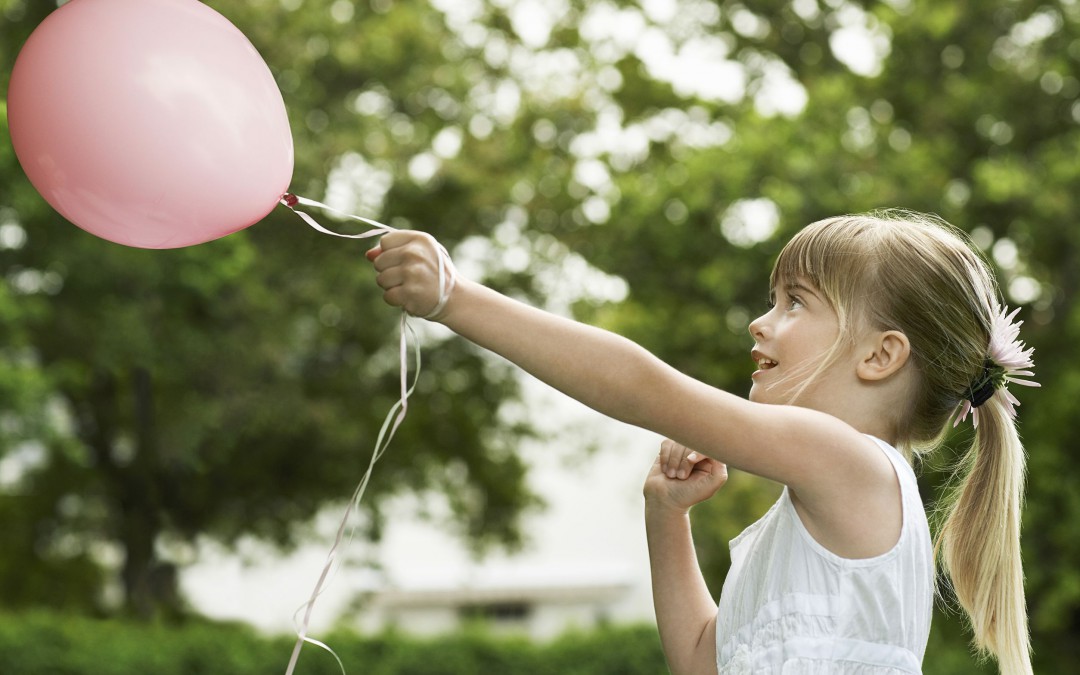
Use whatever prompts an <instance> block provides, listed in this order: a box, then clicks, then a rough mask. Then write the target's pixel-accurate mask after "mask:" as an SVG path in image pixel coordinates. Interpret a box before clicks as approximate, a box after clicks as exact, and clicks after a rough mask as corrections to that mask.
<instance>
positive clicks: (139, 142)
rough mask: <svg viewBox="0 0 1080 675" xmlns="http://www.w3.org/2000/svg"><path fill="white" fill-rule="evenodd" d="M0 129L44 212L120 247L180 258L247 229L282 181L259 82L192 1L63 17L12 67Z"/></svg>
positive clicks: (96, 4) (277, 138)
mask: <svg viewBox="0 0 1080 675" xmlns="http://www.w3.org/2000/svg"><path fill="white" fill-rule="evenodd" d="M8 126H9V127H10V130H11V139H12V143H13V145H14V147H15V153H16V155H17V156H18V158H19V162H20V163H21V164H22V167H23V170H24V171H26V174H27V176H28V177H29V178H30V181H31V182H32V183H33V184H34V187H36V188H37V190H38V192H40V193H41V195H42V196H43V197H44V198H45V199H46V201H48V202H49V203H50V204H51V205H52V206H53V207H54V208H55V209H56V210H57V211H59V212H60V213H61V214H62V215H63V216H64V217H65V218H67V219H68V220H70V221H72V222H73V223H75V224H76V225H78V226H79V227H81V228H83V229H84V230H86V231H87V232H90V233H92V234H95V235H97V236H99V237H102V238H104V239H108V240H110V241H114V242H117V243H120V244H126V245H128V246H137V247H140V248H177V247H180V246H190V245H193V244H199V243H202V242H205V241H210V240H212V239H217V238H218V237H223V236H225V235H227V234H230V233H232V232H235V231H237V230H240V229H243V228H245V227H248V226H249V225H252V224H254V223H256V222H258V221H259V220H261V219H262V218H263V217H265V216H266V215H267V214H268V213H269V212H270V211H271V210H272V209H273V208H274V206H275V205H276V204H277V202H278V200H279V199H280V197H281V196H282V194H283V193H284V192H285V190H286V188H288V186H289V182H290V180H291V177H292V170H293V145H292V135H291V132H290V129H289V120H288V116H287V114H286V112H285V103H284V101H282V98H281V92H280V91H279V90H278V87H277V83H275V82H274V78H273V76H272V75H271V74H270V69H269V68H267V66H266V63H264V62H263V60H262V58H261V57H260V56H259V53H258V52H257V51H255V48H254V47H253V46H252V45H251V43H250V42H248V40H247V38H246V37H244V35H243V34H242V33H241V32H240V31H239V30H237V28H236V27H235V26H233V25H232V24H231V23H229V21H228V20H227V19H225V18H224V17H223V16H221V15H220V14H218V13H217V12H215V11H214V10H212V9H210V8H209V7H207V6H206V5H204V4H202V3H201V2H198V1H197V0H72V1H71V2H69V3H67V4H66V5H63V6H62V7H60V8H59V9H57V10H56V11H55V12H53V13H52V14H50V15H49V16H48V18H46V19H45V21H43V22H42V23H41V25H40V26H38V27H37V29H36V30H35V31H34V32H33V34H31V36H30V38H29V39H28V40H27V42H26V44H25V45H24V46H23V48H22V51H20V53H19V56H18V58H17V59H16V61H15V68H14V70H13V71H12V74H11V83H10V87H9V89H8Z"/></svg>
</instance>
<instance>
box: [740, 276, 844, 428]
mask: <svg viewBox="0 0 1080 675" xmlns="http://www.w3.org/2000/svg"><path fill="white" fill-rule="evenodd" d="M769 301H770V309H769V311H768V312H766V313H765V314H763V315H761V316H759V317H758V318H757V319H754V321H752V322H751V323H750V335H752V336H753V338H754V349H753V351H752V352H751V356H752V358H753V359H754V361H755V362H756V363H757V366H758V367H757V370H756V371H755V372H754V374H753V376H752V377H753V380H754V383H753V386H752V387H751V388H750V400H751V401H755V402H758V403H778V404H795V405H801V406H804V407H808V408H816V409H824V405H825V403H826V402H825V401H822V400H820V398H821V396H822V395H823V394H824V390H825V389H826V388H827V387H828V386H829V380H830V372H832V371H834V370H836V369H833V368H830V369H829V370H828V371H826V372H824V373H822V374H821V375H820V376H819V377H818V378H817V379H816V380H815V381H814V383H813V384H812V385H811V386H809V387H808V388H807V389H806V390H804V391H803V392H802V393H800V394H799V397H798V399H797V400H794V401H793V400H792V398H791V397H792V395H793V394H794V393H795V392H797V391H798V390H799V388H800V387H801V386H802V385H803V384H804V383H805V382H806V381H807V379H808V378H809V377H810V376H811V374H812V373H813V372H814V371H815V370H816V368H817V366H818V365H819V364H820V363H821V361H822V360H823V359H824V358H825V356H826V354H827V353H828V352H829V350H830V349H831V348H832V346H833V345H834V344H835V343H836V340H837V338H838V337H839V330H840V329H839V325H840V324H839V319H838V318H837V316H836V312H835V311H834V310H833V309H832V307H831V306H830V305H829V304H828V303H827V302H826V301H825V298H824V296H822V294H821V292H820V291H818V290H817V289H815V288H813V287H812V285H811V284H810V283H809V282H805V281H801V280H800V281H797V282H796V283H791V284H789V283H786V282H781V283H780V284H779V285H778V286H777V287H776V288H774V289H773V290H772V292H771V293H770V297H769Z"/></svg>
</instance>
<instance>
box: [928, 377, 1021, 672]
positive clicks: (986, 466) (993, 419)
mask: <svg viewBox="0 0 1080 675" xmlns="http://www.w3.org/2000/svg"><path fill="white" fill-rule="evenodd" d="M980 412H981V415H980V420H979V422H980V423H979V425H978V427H976V430H975V439H974V441H973V443H972V444H971V447H970V448H969V449H968V452H967V454H966V455H965V456H964V458H963V460H962V462H961V466H960V469H959V472H960V476H961V479H960V484H959V485H957V486H956V487H955V488H954V492H953V494H952V495H951V498H950V500H949V501H948V502H947V503H948V506H947V507H946V511H945V513H946V515H945V520H944V523H943V524H942V526H941V528H940V530H939V532H938V539H937V542H935V547H934V548H935V554H940V560H941V562H942V564H943V566H944V569H945V571H946V572H947V573H948V575H949V577H950V579H951V581H952V588H953V590H954V592H955V594H956V599H957V600H958V601H959V603H960V606H961V607H963V608H964V611H965V612H966V614H967V616H968V619H969V620H970V622H971V628H972V632H973V633H974V639H973V643H974V646H975V648H976V650H977V651H978V652H979V653H980V654H981V655H983V656H987V655H991V654H992V655H993V656H995V657H997V661H998V665H999V667H1000V670H1001V672H1002V673H1003V674H1005V675H1029V674H1030V673H1031V672H1032V670H1031V646H1030V644H1031V643H1030V638H1029V635H1028V625H1027V608H1026V605H1025V602H1024V574H1023V568H1022V563H1021V559H1020V510H1021V507H1022V502H1023V494H1024V463H1025V461H1024V447H1023V445H1022V444H1021V442H1020V437H1019V435H1018V434H1017V431H1016V426H1015V424H1014V421H1013V418H1012V415H1011V409H1010V407H1009V404H1008V402H1007V401H1005V400H1003V399H1002V398H1001V397H999V396H993V397H992V398H990V399H989V400H988V401H986V403H985V404H984V405H982V406H980Z"/></svg>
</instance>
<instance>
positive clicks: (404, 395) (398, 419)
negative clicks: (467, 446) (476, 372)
mask: <svg viewBox="0 0 1080 675" xmlns="http://www.w3.org/2000/svg"><path fill="white" fill-rule="evenodd" d="M281 204H283V205H285V206H287V207H289V208H290V209H291V210H292V211H293V212H294V213H295V214H296V215H298V216H300V218H301V219H303V220H304V222H306V223H307V224H308V225H310V226H311V227H312V228H313V229H315V230H317V231H319V232H322V233H323V234H329V235H332V236H335V237H343V238H346V239H368V238H371V237H378V236H382V235H384V234H386V233H388V232H393V231H395V228H393V227H390V226H389V225H384V224H383V223H380V222H378V221H375V220H370V219H368V218H362V217H360V216H354V215H351V214H348V213H342V212H341V211H337V210H336V209H333V208H331V207H329V206H327V205H325V204H322V203H320V202H317V201H314V200H312V199H307V198H305V197H298V196H296V195H293V194H285V195H283V196H282V197H281ZM297 205H303V206H310V207H316V208H319V209H322V210H324V211H327V212H329V213H333V214H336V215H338V216H341V217H344V218H348V219H351V220H356V221H359V222H362V223H365V224H367V225H370V226H371V227H372V229H370V230H367V231H365V232H360V233H358V234H342V233H340V232H334V231H333V230H328V229H326V228H325V227H323V226H322V225H320V224H319V223H318V222H316V221H315V219H314V218H312V217H311V216H310V215H309V214H307V213H304V212H303V211H297V210H296V207H297ZM430 241H431V242H432V244H433V245H434V246H435V247H436V249H437V253H438V256H437V257H438V261H439V272H438V274H439V300H438V302H437V303H436V305H435V307H434V309H432V310H431V312H429V313H428V314H426V315H425V316H424V317H423V318H425V319H432V318H435V317H436V316H438V315H439V313H441V312H442V310H443V309H444V308H445V307H446V303H447V301H448V300H449V299H450V293H451V292H452V291H453V290H454V285H455V283H456V278H457V277H456V273H455V271H454V266H453V264H452V263H451V261H450V254H449V253H447V251H446V249H445V248H443V246H442V245H440V244H439V243H438V242H436V241H435V240H434V239H433V238H432V239H430ZM408 316H409V315H408V312H406V311H405V310H402V311H401V321H400V324H399V326H400V329H399V333H400V343H399V345H400V348H399V353H400V359H401V369H400V371H401V378H400V382H401V398H400V399H399V400H398V401H397V402H396V403H395V404H394V405H393V407H391V408H390V411H389V412H388V413H387V415H386V418H385V419H384V420H383V424H382V427H381V428H380V429H379V435H378V437H377V439H376V441H375V449H374V450H373V451H372V453H371V460H370V461H369V462H368V467H367V470H366V471H365V472H364V476H363V478H361V479H360V484H359V485H357V486H356V490H355V491H354V492H353V494H352V497H351V498H350V499H349V505H348V507H347V508H346V510H345V514H344V516H343V517H342V519H341V524H340V525H338V529H337V534H336V535H335V537H334V543H333V545H332V546H331V547H330V552H329V553H328V554H327V556H326V563H325V564H324V565H323V569H322V572H321V573H320V574H319V579H318V581H317V582H316V583H315V588H314V590H313V591H312V592H311V597H310V598H308V600H307V602H305V603H304V604H303V605H301V606H300V607H299V608H298V609H297V610H296V613H297V614H299V613H300V612H301V611H303V613H304V616H303V619H302V620H301V621H300V622H299V625H298V626H297V629H296V645H295V646H294V647H293V651H292V656H291V657H290V658H289V666H288V668H287V669H286V670H285V675H293V671H294V670H295V668H296V662H297V660H298V659H299V658H300V650H301V648H302V647H303V646H304V643H305V642H307V643H310V644H313V645H315V646H317V647H320V648H322V649H325V650H326V651H327V652H329V653H330V655H331V656H333V657H334V659H336V660H337V663H338V667H339V668H341V672H342V675H344V673H345V666H344V664H342V662H341V659H340V658H339V657H338V655H337V654H335V653H334V650H333V649H331V648H330V647H329V646H328V645H326V644H325V643H323V642H320V641H319V640H316V639H314V638H312V637H309V636H308V634H307V633H308V629H309V627H310V625H311V614H312V611H313V610H314V609H315V600H316V599H318V597H319V596H320V595H321V594H322V592H323V586H324V585H325V584H326V581H327V579H328V578H329V577H330V573H331V571H332V570H333V568H334V563H335V562H336V560H337V553H338V549H340V548H341V545H342V542H343V541H344V540H345V535H346V534H347V533H351V528H349V520H350V518H351V517H352V513H353V511H354V510H356V509H358V508H359V505H360V500H361V499H362V498H363V496H364V492H365V491H367V486H368V483H369V482H370V480H371V474H372V471H373V470H374V468H375V463H376V462H378V461H379V458H380V457H382V455H383V453H384V452H386V448H387V447H388V446H389V445H390V441H391V439H393V437H394V434H395V433H396V432H397V430H398V427H399V426H401V423H402V422H403V421H404V420H405V414H406V413H407V412H408V409H409V396H411V395H412V393H413V390H414V389H416V382H417V380H419V378H420V344H419V342H418V340H417V339H416V333H415V332H413V329H412V327H411V326H410V325H409V322H408ZM409 336H412V342H413V353H414V358H415V360H416V373H415V374H414V375H413V380H412V384H411V385H410V384H409V377H408V373H409V360H408V353H409V339H408V338H409Z"/></svg>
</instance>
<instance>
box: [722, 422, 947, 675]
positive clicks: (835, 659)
mask: <svg viewBox="0 0 1080 675" xmlns="http://www.w3.org/2000/svg"><path fill="white" fill-rule="evenodd" d="M874 440H875V441H876V442H877V444H878V445H879V446H880V447H881V449H882V451H883V452H884V453H885V455H886V456H887V457H888V458H889V460H890V461H892V464H893V467H894V469H895V471H896V475H897V476H898V477H899V480H900V492H901V495H902V504H903V526H902V528H901V532H900V539H899V540H898V541H897V543H896V545H895V546H894V547H893V548H892V549H891V550H889V551H888V552H887V553H884V554H882V555H880V556H877V557H874V558H866V559H861V560H851V559H847V558H841V557H840V556H838V555H836V554H834V553H832V552H830V551H829V550H827V549H826V548H825V547H823V546H822V545H821V544H819V543H818V542H817V541H816V540H815V539H814V538H813V536H811V535H810V533H809V531H807V529H806V527H805V526H804V525H803V523H802V520H801V519H800V518H799V516H798V514H797V513H796V511H795V505H794V504H793V503H792V501H791V496H790V494H789V492H788V489H787V488H786V487H785V488H784V492H783V494H781V495H780V499H779V500H777V502H776V503H775V504H773V506H772V508H771V509H769V511H768V513H766V514H765V515H764V516H763V517H762V518H761V519H760V520H758V521H757V522H756V523H754V524H753V525H751V526H750V527H748V528H746V530H744V531H743V532H742V534H740V535H739V536H738V537H736V538H735V539H733V540H732V541H731V545H730V546H731V569H730V570H729V572H728V575H727V578H726V579H725V580H724V589H723V591H722V592H721V594H720V603H719V607H718V614H717V619H716V665H717V670H718V671H719V673H720V675H728V674H744V673H745V674H749V673H754V674H755V675H756V674H758V673H762V674H764V673H772V674H775V675H818V674H821V675H824V674H825V673H829V674H830V675H901V674H904V675H909V674H910V673H921V672H922V659H923V653H924V652H925V650H926V641H927V638H928V636H929V635H930V616H931V611H932V609H933V603H934V561H933V547H932V544H931V541H930V528H929V527H928V525H927V521H926V512H925V510H924V508H923V504H922V500H921V499H920V498H919V488H918V485H917V483H916V481H915V473H914V472H913V471H912V469H911V467H910V466H909V465H908V463H907V461H906V460H905V459H904V458H903V456H902V455H901V454H900V453H899V452H897V451H896V449H894V448H893V447H892V446H890V445H888V444H887V443H885V442H883V441H880V440H878V439H876V438H875V439H874ZM858 507H859V505H858V504H852V505H851V508H853V509H857V508H858Z"/></svg>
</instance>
